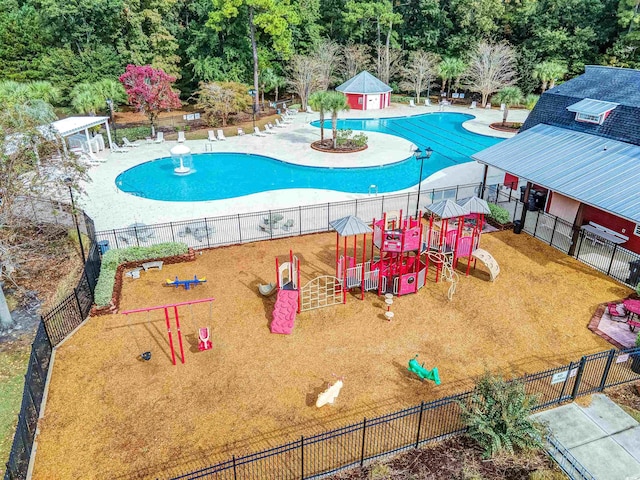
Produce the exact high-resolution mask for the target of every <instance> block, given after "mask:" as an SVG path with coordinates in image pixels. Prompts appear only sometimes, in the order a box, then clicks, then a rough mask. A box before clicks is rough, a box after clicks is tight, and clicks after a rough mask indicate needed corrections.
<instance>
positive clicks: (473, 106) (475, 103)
mask: <svg viewBox="0 0 640 480" xmlns="http://www.w3.org/2000/svg"><path fill="white" fill-rule="evenodd" d="M477 105H478V103H477V102H476V101H475V100H474V101H473V102H471V105H469V108H476V106H477Z"/></svg>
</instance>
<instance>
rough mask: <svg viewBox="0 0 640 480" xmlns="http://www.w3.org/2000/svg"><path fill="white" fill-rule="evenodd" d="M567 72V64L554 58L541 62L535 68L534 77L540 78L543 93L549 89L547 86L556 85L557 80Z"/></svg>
mask: <svg viewBox="0 0 640 480" xmlns="http://www.w3.org/2000/svg"><path fill="white" fill-rule="evenodd" d="M566 74H567V66H566V65H564V64H563V63H560V62H556V61H554V60H548V61H546V62H542V63H539V64H537V65H536V66H535V68H534V69H533V78H537V79H538V80H540V82H541V90H542V93H544V92H545V90H547V87H548V88H553V87H555V85H556V81H557V80H558V79H561V78H563V77H564V76H565V75H566Z"/></svg>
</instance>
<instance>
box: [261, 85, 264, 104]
mask: <svg viewBox="0 0 640 480" xmlns="http://www.w3.org/2000/svg"><path fill="white" fill-rule="evenodd" d="M261 87H262V109H264V85H261Z"/></svg>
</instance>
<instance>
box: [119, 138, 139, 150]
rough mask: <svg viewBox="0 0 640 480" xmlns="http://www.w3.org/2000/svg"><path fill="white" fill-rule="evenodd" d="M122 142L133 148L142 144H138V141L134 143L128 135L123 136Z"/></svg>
mask: <svg viewBox="0 0 640 480" xmlns="http://www.w3.org/2000/svg"><path fill="white" fill-rule="evenodd" d="M122 144H123V145H124V146H125V147H129V148H133V147H139V146H140V145H138V144H137V143H133V142H130V141H129V139H128V138H127V137H122Z"/></svg>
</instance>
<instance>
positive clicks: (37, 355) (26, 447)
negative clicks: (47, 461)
mask: <svg viewBox="0 0 640 480" xmlns="http://www.w3.org/2000/svg"><path fill="white" fill-rule="evenodd" d="M51 351H52V347H51V343H50V342H49V338H48V336H47V332H46V330H45V328H44V324H43V323H42V322H40V325H39V326H38V330H37V332H36V336H35V339H34V340H33V343H32V344H31V355H30V357H29V365H28V367H27V373H26V375H25V377H24V392H23V394H22V405H21V406H20V414H19V415H18V425H17V427H16V433H15V436H14V437H13V445H12V446H11V452H10V454H9V461H8V462H7V470H6V472H5V476H4V478H5V480H16V479H24V478H26V476H27V469H28V467H29V459H30V457H31V449H32V447H33V439H34V437H35V435H36V428H37V426H38V417H39V415H40V408H41V407H42V401H43V397H44V390H45V385H46V382H47V374H48V372H49V363H50V361H51Z"/></svg>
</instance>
